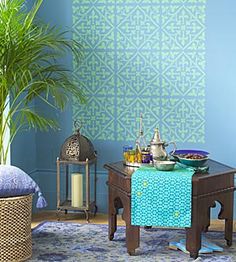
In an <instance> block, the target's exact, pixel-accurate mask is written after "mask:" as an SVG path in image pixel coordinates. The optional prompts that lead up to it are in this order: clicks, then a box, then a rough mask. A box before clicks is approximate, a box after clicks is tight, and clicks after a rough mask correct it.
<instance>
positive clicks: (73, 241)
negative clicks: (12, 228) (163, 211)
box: [29, 222, 236, 262]
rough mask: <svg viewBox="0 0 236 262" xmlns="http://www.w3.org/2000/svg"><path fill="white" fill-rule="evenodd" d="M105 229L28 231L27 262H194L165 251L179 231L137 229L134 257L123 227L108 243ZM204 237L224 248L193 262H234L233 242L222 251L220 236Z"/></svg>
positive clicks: (49, 225) (48, 225) (67, 226)
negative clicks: (30, 248)
mask: <svg viewBox="0 0 236 262" xmlns="http://www.w3.org/2000/svg"><path fill="white" fill-rule="evenodd" d="M107 232H108V226H107V225H94V224H76V223H69V222H44V223H42V224H40V225H39V226H38V227H36V228H35V229H34V230H33V231H32V237H33V256H32V258H31V260H29V261H55V262H56V261H68V262H69V261H71V262H72V261H73V262H77V261H85V262H86V261H102V262H106V261H114V262H118V261H138V262H140V261H145V262H148V261H152V262H153V261H157V262H159V261H163V262H184V261H194V260H193V259H190V258H189V255H188V254H185V253H183V252H182V251H175V250H170V249H168V243H169V242H170V241H176V240H177V241H178V240H179V239H182V238H184V237H185V231H184V230H182V229H178V230H174V229H157V228H152V229H149V230H147V231H146V230H144V229H141V238H140V247H139V248H138V249H137V251H136V254H137V255H136V256H133V257H131V256H129V255H128V254H127V253H126V247H125V227H118V229H117V232H116V234H115V238H114V240H113V241H109V240H108V236H107V235H108V233H107ZM206 237H207V238H208V239H209V240H210V241H211V242H213V243H216V244H217V245H219V246H221V247H223V248H224V252H223V253H213V254H204V255H200V257H199V258H198V259H196V260H195V261H204V262H210V261H212V262H213V261H214V262H215V261H219V262H220V261H222V262H229V261H230V262H234V261H236V242H235V241H234V242H233V246H232V247H230V248H228V247H226V244H225V241H224V236H223V233H222V232H208V233H207V234H206Z"/></svg>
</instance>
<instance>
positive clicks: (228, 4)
mask: <svg viewBox="0 0 236 262" xmlns="http://www.w3.org/2000/svg"><path fill="white" fill-rule="evenodd" d="M55 7H56V8H55ZM39 16H40V17H41V18H42V19H44V20H46V21H47V22H50V23H51V24H56V25H60V26H62V27H63V28H65V27H67V26H68V27H69V28H71V26H72V1H70V0H50V1H45V3H44V6H43V8H42V9H41V10H40V14H39ZM235 26H236V2H235V1H234V0H225V1H220V0H208V1H207V5H206V68H205V70H206V87H205V92H206V96H205V142H203V143H190V142H179V143H178V147H179V148H191V147H192V148H199V149H200V148H201V149H205V150H207V151H209V152H210V153H211V158H213V159H215V160H218V161H221V162H224V163H226V164H228V165H230V166H236V159H235V146H236V142H235V141H234V134H236V124H235V121H234V115H235V113H234V112H236V103H235V97H236V86H235V85H236V82H235V73H236V72H235V71H236V34H235V33H234V29H235ZM65 63H67V64H68V65H70V66H71V57H70V56H68V57H67V58H66V59H65ZM36 106H41V105H40V104H39V102H38V101H36ZM45 111H47V113H49V114H54V115H56V116H57V118H58V120H59V123H60V125H61V130H60V131H59V132H53V131H51V132H49V133H36V135H34V134H33V133H32V134H31V135H30V137H31V140H30V141H31V143H33V140H34V139H35V154H34V153H33V152H32V156H33V159H34V160H33V162H32V163H34V164H35V166H33V165H32V163H30V165H29V163H28V162H27V160H26V159H25V157H22V155H24V154H23V152H25V150H24V149H23V148H22V147H21V146H20V145H21V144H24V141H27V136H28V134H25V135H21V136H20V137H19V138H17V140H16V141H15V144H14V146H13V148H14V150H13V160H14V161H13V162H14V164H18V165H19V166H21V167H22V168H24V169H26V170H29V171H30V170H35V171H34V173H35V176H36V177H38V181H39V183H40V185H41V187H42V190H43V191H44V192H45V194H46V197H48V202H49V203H50V205H49V209H55V203H56V173H55V167H56V166H55V159H56V156H57V155H58V154H59V149H60V145H61V144H62V143H63V140H64V139H65V138H66V137H67V136H69V135H70V134H71V132H72V131H71V130H72V126H71V125H72V124H71V122H72V109H71V107H70V106H68V108H67V110H66V112H64V113H58V112H57V113H55V112H51V111H48V109H45ZM90 139H91V140H92V141H93V139H92V137H90ZM22 141H23V142H22ZM127 142H129V141H127ZM93 143H94V146H95V148H96V149H97V151H98V155H99V168H98V175H99V178H98V208H99V212H106V210H107V187H106V185H105V181H106V179H107V173H106V171H105V170H104V169H103V168H102V166H103V164H104V163H106V162H112V161H116V160H118V159H120V158H121V155H122V143H121V142H115V141H106V142H104V141H101V140H96V141H93ZM31 150H32V151H34V147H32V148H31V149H30V150H29V151H28V153H29V154H30V155H31ZM34 161H35V162H34ZM235 209H236V208H235ZM213 215H214V217H215V215H216V211H214V212H213ZM235 217H236V216H235Z"/></svg>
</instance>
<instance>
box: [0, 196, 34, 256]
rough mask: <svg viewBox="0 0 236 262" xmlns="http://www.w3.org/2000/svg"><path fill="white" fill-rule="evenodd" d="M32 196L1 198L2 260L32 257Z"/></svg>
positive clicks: (0, 249) (0, 230)
mask: <svg viewBox="0 0 236 262" xmlns="http://www.w3.org/2000/svg"><path fill="white" fill-rule="evenodd" d="M32 197H33V195H32V194H31V195H26V196H20V197H8V198H0V261H24V260H27V259H29V258H30V257H31V255H32V239H31V214H32Z"/></svg>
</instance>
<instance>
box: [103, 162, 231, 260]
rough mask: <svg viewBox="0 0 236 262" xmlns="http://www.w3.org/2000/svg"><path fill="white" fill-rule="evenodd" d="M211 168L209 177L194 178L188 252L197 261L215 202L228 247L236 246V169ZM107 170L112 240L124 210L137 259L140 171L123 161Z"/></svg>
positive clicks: (128, 239) (131, 251) (130, 246)
mask: <svg viewBox="0 0 236 262" xmlns="http://www.w3.org/2000/svg"><path fill="white" fill-rule="evenodd" d="M208 165H209V171H208V173H205V174H201V173H195V174H194V175H193V178H192V226H191V228H186V243H187V246H186V248H187V250H188V251H189V252H190V257H191V258H194V259H195V258H197V257H198V252H199V249H200V247H201V232H202V231H204V232H206V231H207V230H208V227H209V225H210V208H211V207H214V206H215V204H216V203H215V201H218V202H219V203H220V205H221V210H220V213H219V215H218V218H219V219H225V240H226V243H227V245H228V246H231V245H232V233H233V205H234V189H235V187H234V174H235V173H236V169H234V168H231V167H229V166H226V165H224V164H221V163H219V162H216V161H214V160H208ZM104 167H105V168H106V169H107V170H108V171H109V176H108V187H109V214H108V217H109V239H110V240H112V239H113V237H114V233H115V232H116V228H117V213H118V209H119V208H123V214H122V219H123V220H124V221H125V223H126V247H127V252H128V253H129V254H130V255H134V254H135V249H136V248H138V247H139V242H140V227H139V226H133V225H131V175H132V174H133V172H134V171H135V170H136V169H135V168H132V167H128V166H125V165H123V162H122V161H120V162H116V163H111V164H105V165H104Z"/></svg>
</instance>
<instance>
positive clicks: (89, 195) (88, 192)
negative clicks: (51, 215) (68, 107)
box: [57, 122, 97, 222]
mask: <svg viewBox="0 0 236 262" xmlns="http://www.w3.org/2000/svg"><path fill="white" fill-rule="evenodd" d="M74 125H75V127H76V132H75V134H74V135H72V136H70V137H68V138H67V139H66V140H65V142H64V143H63V145H62V147H61V151H60V157H58V158H57V215H58V219H60V216H59V214H60V212H61V211H65V213H67V211H84V212H85V214H86V220H87V222H89V216H90V212H91V211H92V210H93V212H94V215H95V214H96V212H97V206H96V182H97V168H96V165H97V164H96V163H97V156H96V152H95V150H94V147H93V144H92V143H91V141H90V140H89V139H88V138H87V137H85V136H83V135H81V134H80V128H78V126H77V122H75V123H74ZM74 165H79V166H83V167H84V170H85V174H84V180H85V183H84V184H85V188H84V189H85V194H84V195H85V199H83V196H82V203H81V204H79V206H78V205H73V201H72V196H71V194H70V193H71V192H72V190H71V192H70V190H69V186H70V183H69V181H70V179H71V176H70V168H69V167H70V166H74ZM91 165H93V166H94V172H93V180H94V181H93V183H92V184H90V183H91V174H90V166H91ZM63 166H64V169H62V167H63ZM63 170H64V171H63ZM63 177H65V183H63V184H61V181H64V178H63ZM71 185H72V184H71ZM82 186H83V182H82ZM63 187H64V189H63V190H62V188H63ZM62 192H63V193H62ZM80 192H81V191H80ZM61 193H62V194H61ZM82 195H83V194H82Z"/></svg>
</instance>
